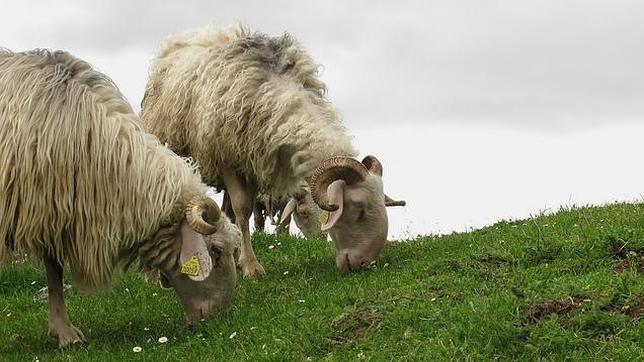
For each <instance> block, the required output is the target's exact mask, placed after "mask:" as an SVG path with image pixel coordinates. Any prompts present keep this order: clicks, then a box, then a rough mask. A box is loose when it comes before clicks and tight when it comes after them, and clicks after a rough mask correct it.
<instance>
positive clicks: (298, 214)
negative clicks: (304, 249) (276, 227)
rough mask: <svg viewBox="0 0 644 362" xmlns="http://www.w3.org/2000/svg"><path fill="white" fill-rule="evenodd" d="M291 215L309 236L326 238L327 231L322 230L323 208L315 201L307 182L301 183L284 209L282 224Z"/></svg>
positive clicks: (281, 218)
mask: <svg viewBox="0 0 644 362" xmlns="http://www.w3.org/2000/svg"><path fill="white" fill-rule="evenodd" d="M291 215H292V216H293V219H295V224H297V227H298V228H299V229H300V230H301V231H302V233H303V234H304V236H306V237H307V238H318V239H326V231H322V222H321V220H320V216H321V215H322V210H321V209H320V207H319V206H318V205H317V204H316V203H315V202H314V201H313V197H312V196H311V190H310V188H309V186H308V185H307V184H306V183H303V184H302V185H300V189H299V190H298V192H296V193H295V194H293V196H292V197H291V198H290V199H289V201H288V203H287V204H286V206H285V207H284V210H282V214H281V217H280V221H279V223H280V225H283V224H284V223H288V222H290V220H291V218H290V217H291Z"/></svg>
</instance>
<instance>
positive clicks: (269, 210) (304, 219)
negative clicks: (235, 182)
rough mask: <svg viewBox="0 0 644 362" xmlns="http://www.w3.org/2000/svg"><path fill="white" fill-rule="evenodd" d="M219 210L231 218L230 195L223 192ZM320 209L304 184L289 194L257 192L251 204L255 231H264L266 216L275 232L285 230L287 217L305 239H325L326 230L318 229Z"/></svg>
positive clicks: (284, 232)
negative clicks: (281, 195)
mask: <svg viewBox="0 0 644 362" xmlns="http://www.w3.org/2000/svg"><path fill="white" fill-rule="evenodd" d="M222 211H224V212H225V213H226V215H228V217H230V218H231V219H233V220H234V218H235V214H234V212H232V206H231V205H230V198H229V197H228V194H227V193H226V194H224V202H223V204H222ZM321 215H322V210H321V209H320V208H319V207H318V206H317V205H316V204H315V202H313V198H312V197H311V192H310V190H309V187H308V185H302V186H301V188H300V190H299V191H298V192H296V193H294V194H293V195H292V196H290V197H279V196H277V197H273V196H271V195H265V194H262V193H259V194H258V195H257V198H256V200H255V204H254V206H253V218H254V219H255V231H264V226H265V221H266V218H268V219H269V220H270V222H271V224H272V225H273V226H275V232H276V233H277V234H288V233H289V226H290V224H291V218H292V219H294V220H295V224H296V225H297V227H298V228H299V229H300V231H302V234H304V236H305V237H306V238H308V239H311V238H317V239H325V240H326V236H327V233H326V232H324V231H322V230H321V227H322V224H321V221H320V217H321Z"/></svg>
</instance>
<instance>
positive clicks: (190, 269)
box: [178, 222, 212, 281]
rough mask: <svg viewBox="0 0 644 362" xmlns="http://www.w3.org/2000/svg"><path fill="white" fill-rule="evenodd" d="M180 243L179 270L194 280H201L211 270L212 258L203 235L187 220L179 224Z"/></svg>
mask: <svg viewBox="0 0 644 362" xmlns="http://www.w3.org/2000/svg"><path fill="white" fill-rule="evenodd" d="M178 238H179V239H180V240H179V242H180V243H181V254H180V255H179V265H180V266H179V268H180V270H179V272H180V273H181V274H185V275H186V276H188V277H189V278H190V279H192V280H194V281H202V280H204V279H206V278H207V277H208V275H210V272H211V271H212V258H211V257H210V254H209V253H208V248H207V246H206V241H205V240H204V236H203V235H201V234H199V233H198V232H196V231H194V230H193V229H192V228H191V227H190V226H189V225H188V223H187V222H184V223H183V224H182V225H181V232H180V234H179V236H178Z"/></svg>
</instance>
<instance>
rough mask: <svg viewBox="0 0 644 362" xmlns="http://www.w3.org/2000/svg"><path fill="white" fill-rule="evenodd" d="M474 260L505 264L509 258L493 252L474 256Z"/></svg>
mask: <svg viewBox="0 0 644 362" xmlns="http://www.w3.org/2000/svg"><path fill="white" fill-rule="evenodd" d="M476 261H479V262H481V263H485V264H492V265H505V264H509V263H510V260H508V259H507V258H505V257H502V256H500V255H494V254H483V255H480V256H478V257H477V258H476Z"/></svg>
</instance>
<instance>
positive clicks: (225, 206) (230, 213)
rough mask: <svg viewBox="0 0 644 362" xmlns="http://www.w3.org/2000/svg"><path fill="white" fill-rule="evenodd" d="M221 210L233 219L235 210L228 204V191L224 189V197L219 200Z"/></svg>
mask: <svg viewBox="0 0 644 362" xmlns="http://www.w3.org/2000/svg"><path fill="white" fill-rule="evenodd" d="M221 211H223V212H224V214H226V216H228V218H229V219H230V220H233V221H234V220H235V212H234V211H233V207H232V205H231V204H230V194H229V192H228V191H225V190H224V199H223V200H222V202H221Z"/></svg>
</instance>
